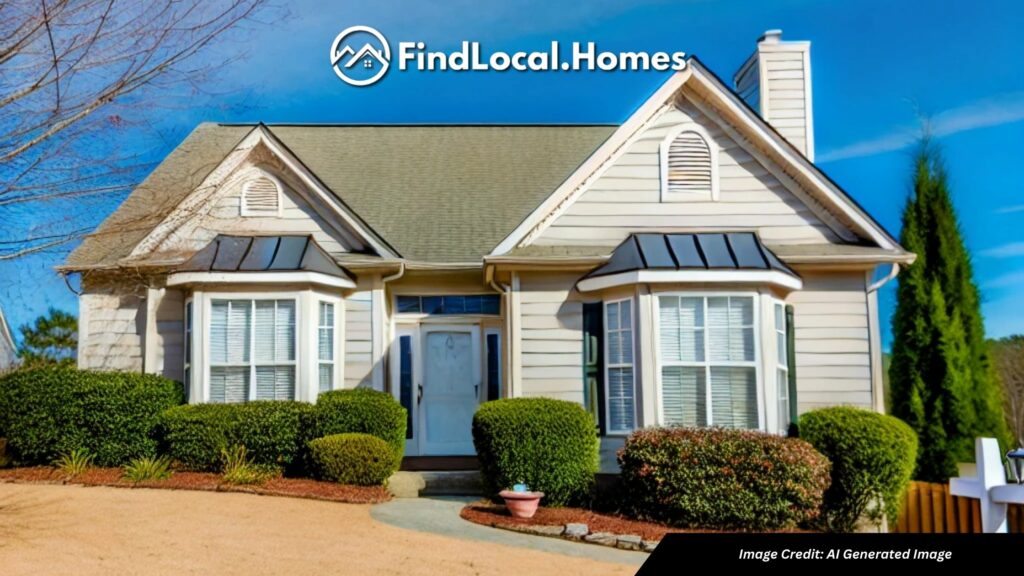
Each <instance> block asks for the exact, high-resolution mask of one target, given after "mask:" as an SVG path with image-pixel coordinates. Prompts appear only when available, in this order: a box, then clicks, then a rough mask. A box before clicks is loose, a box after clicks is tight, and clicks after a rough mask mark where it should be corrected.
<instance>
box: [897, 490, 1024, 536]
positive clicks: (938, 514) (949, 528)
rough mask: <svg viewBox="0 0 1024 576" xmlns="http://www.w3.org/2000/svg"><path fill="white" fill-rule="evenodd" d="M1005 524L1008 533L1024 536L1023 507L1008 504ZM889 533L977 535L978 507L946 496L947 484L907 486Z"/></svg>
mask: <svg viewBox="0 0 1024 576" xmlns="http://www.w3.org/2000/svg"><path fill="white" fill-rule="evenodd" d="M1006 520H1007V521H1006V523H1007V526H1008V527H1009V531H1010V532H1015V533H1018V534H1020V533H1024V506H1021V505H1017V504H1012V505H1010V507H1009V510H1008V513H1007V516H1006ZM892 531H893V532H915V533H925V534H941V533H949V534H965V533H968V532H981V505H980V502H979V501H978V500H977V499H975V498H963V497H961V496H953V495H952V494H950V493H949V484H948V483H947V484H936V483H932V482H911V483H910V486H909V487H908V488H907V497H906V498H904V500H903V507H902V509H901V510H900V519H899V521H898V522H897V523H896V526H895V529H894V530H892Z"/></svg>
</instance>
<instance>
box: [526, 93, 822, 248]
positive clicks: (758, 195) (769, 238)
mask: <svg viewBox="0 0 1024 576" xmlns="http://www.w3.org/2000/svg"><path fill="white" fill-rule="evenodd" d="M682 123H696V124H698V125H700V126H703V127H704V128H705V129H706V130H707V131H708V133H709V135H710V136H711V138H712V139H713V140H714V141H715V143H716V144H717V146H718V149H719V152H718V154H719V157H718V165H719V170H718V178H719V200H718V201H711V200H694V201H686V202H664V203H663V202H661V201H660V200H661V183H660V179H659V178H660V177H659V161H660V158H659V149H660V146H661V143H662V140H663V139H664V138H665V136H666V134H668V132H669V131H670V130H671V129H672V128H673V127H675V126H678V125H680V124H682ZM702 229H703V230H723V229H729V230H754V231H757V232H758V233H759V234H760V236H761V238H762V239H763V240H764V241H765V242H766V243H768V244H808V243H811V244H820V243H826V242H834V241H837V240H838V237H837V236H836V234H835V232H834V231H832V230H831V229H829V228H828V227H827V226H826V225H825V224H824V223H822V222H821V220H820V219H818V218H817V217H816V216H815V215H814V213H813V212H812V211H811V210H810V209H809V208H808V207H807V205H805V204H804V203H803V202H802V201H801V200H800V199H798V198H797V197H796V196H794V195H793V194H792V193H791V192H789V191H788V190H786V189H785V188H784V187H783V185H782V183H780V182H779V181H778V180H777V179H775V178H774V177H773V176H772V175H771V174H770V173H769V172H768V170H766V169H765V168H764V166H762V165H761V164H759V163H758V162H757V161H756V160H755V159H754V158H753V157H752V156H751V155H750V154H748V153H747V152H746V151H745V150H743V149H742V148H741V147H740V146H739V145H737V144H736V142H734V141H733V140H732V139H731V138H730V137H729V136H727V135H726V134H725V133H724V132H723V131H722V130H721V129H719V128H718V127H717V126H716V125H715V124H714V123H713V122H712V121H711V120H710V119H708V118H707V117H706V116H704V115H703V114H702V113H701V112H700V111H698V110H697V109H696V108H695V107H694V106H693V105H692V104H690V103H689V102H683V103H681V104H679V106H677V107H674V108H672V109H670V110H668V111H666V112H665V113H663V114H662V116H661V117H659V118H657V119H656V120H655V121H654V122H652V124H651V126H650V127H649V128H648V129H647V130H646V132H644V133H643V134H642V135H641V136H640V137H639V138H638V139H637V140H636V141H635V142H633V143H632V144H631V145H630V146H629V147H628V148H627V149H626V150H625V152H624V153H623V155H622V156H620V157H619V158H618V159H617V160H616V161H615V163H614V164H613V165H611V166H610V167H609V168H608V169H607V170H606V171H605V172H604V173H603V174H602V175H601V176H600V177H599V178H597V179H596V180H595V181H594V182H593V183H591V184H590V185H589V187H588V188H587V189H586V190H585V191H584V192H583V193H582V194H581V195H580V197H579V198H578V199H577V200H576V201H575V202H574V203H573V204H572V205H571V206H569V207H568V208H567V209H566V210H565V212H564V213H563V214H561V215H560V216H559V217H558V218H557V219H556V220H555V221H554V222H553V223H552V224H551V226H550V227H548V228H547V229H546V230H544V231H543V232H542V233H541V234H540V236H539V237H538V238H537V239H536V240H535V241H534V244H537V245H598V246H608V247H612V246H616V245H617V244H619V243H620V242H622V240H624V239H625V238H626V237H627V236H628V235H629V234H630V233H632V232H643V231H657V232H671V231H688V232H692V231H699V230H702Z"/></svg>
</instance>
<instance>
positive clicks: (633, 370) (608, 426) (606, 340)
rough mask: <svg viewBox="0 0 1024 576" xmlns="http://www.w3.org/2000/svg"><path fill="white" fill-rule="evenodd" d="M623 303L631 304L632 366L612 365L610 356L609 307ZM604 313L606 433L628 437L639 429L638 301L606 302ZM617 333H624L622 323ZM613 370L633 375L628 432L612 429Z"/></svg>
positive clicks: (622, 299)
mask: <svg viewBox="0 0 1024 576" xmlns="http://www.w3.org/2000/svg"><path fill="white" fill-rule="evenodd" d="M622 302H629V316H630V318H629V348H630V358H632V359H633V362H632V363H630V364H621V363H620V364H612V363H611V356H610V355H609V354H608V350H609V343H610V342H611V338H609V330H608V306H609V305H610V304H620V303H622ZM602 312H603V313H604V318H603V319H602V322H603V324H604V335H603V336H604V419H605V427H604V433H605V436H628V435H629V434H631V433H632V432H633V430H635V429H636V428H637V412H638V410H637V408H638V406H637V401H636V364H637V358H636V341H635V340H636V299H634V298H633V297H628V298H619V299H617V300H605V301H604V306H603V307H602ZM616 332H624V330H623V329H622V328H621V323H620V327H619V328H618V329H617V330H616ZM611 368H630V370H631V374H632V375H633V376H632V380H633V381H632V384H631V386H630V388H631V390H632V391H633V428H631V429H628V430H613V429H612V427H611V405H610V400H611V393H610V392H611V388H610V385H611V380H609V378H608V376H609V370H610V369H611Z"/></svg>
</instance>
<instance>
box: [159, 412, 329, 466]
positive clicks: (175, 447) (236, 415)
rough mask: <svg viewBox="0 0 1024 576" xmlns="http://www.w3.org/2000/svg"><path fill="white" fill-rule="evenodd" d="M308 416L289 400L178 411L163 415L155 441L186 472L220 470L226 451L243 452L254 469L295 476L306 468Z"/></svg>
mask: <svg viewBox="0 0 1024 576" xmlns="http://www.w3.org/2000/svg"><path fill="white" fill-rule="evenodd" d="M311 410H312V405H310V404H308V403H305V402H296V401H291V400H260V401H255V402H246V403H244V404H193V405H189V406H178V407H175V408H172V409H170V410H167V411H166V412H164V413H163V414H162V415H161V418H160V425H159V427H158V436H159V437H160V441H161V449H162V451H163V452H164V453H166V454H167V455H168V456H170V457H171V459H173V460H176V461H177V462H178V463H179V465H181V466H182V467H183V468H187V469H189V470H207V471H215V470H219V469H220V467H221V460H222V452H223V451H224V449H225V448H229V447H232V446H245V448H246V451H247V453H248V455H249V457H250V458H251V460H252V462H253V463H254V464H260V465H269V466H278V467H281V468H283V469H284V470H286V471H289V472H293V473H294V472H297V471H298V469H299V468H300V467H301V466H302V465H303V463H304V458H303V454H304V443H305V438H306V434H305V432H304V421H305V415H306V414H308V413H309V412H310V411H311Z"/></svg>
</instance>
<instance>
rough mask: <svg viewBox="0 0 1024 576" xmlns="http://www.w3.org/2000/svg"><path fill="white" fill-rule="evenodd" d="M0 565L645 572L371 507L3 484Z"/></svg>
mask: <svg viewBox="0 0 1024 576" xmlns="http://www.w3.org/2000/svg"><path fill="white" fill-rule="evenodd" d="M0 567H2V568H0V572H2V573H3V574H4V575H5V576H8V575H15V574H70V573H74V574H76V575H83V576H84V575H91V574H103V575H109V574H174V575H182V574H289V575H291V574H318V575H319V574H322V575H327V574H410V575H415V574H424V575H427V574H509V575H515V576H522V575H523V574H560V575H561V574H633V573H634V572H635V571H636V567H635V566H632V567H631V566H627V565H621V564H607V563H602V562H597V561H594V560H588V559H583V558H573V557H568V556H563V555H556V554H551V553H547V552H540V551H534V550H529V549H525V548H513V547H507V546H502V545H498V544H491V543H486V542H478V541H473V540H458V539H454V538H447V537H444V536H437V535H434V534H425V533H420V532H413V531H409V530H403V529H401V528H395V527H392V526H388V525H386V524H381V523H379V522H376V521H374V520H373V519H371V518H370V508H369V506H366V505H355V504H338V503H334V502H319V501H311V500H300V499H296V498H279V497H269V496H252V495H248V494H230V493H208V492H193V491H174V490H146V489H124V488H98V487H83V486H59V485H39V484H0Z"/></svg>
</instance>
